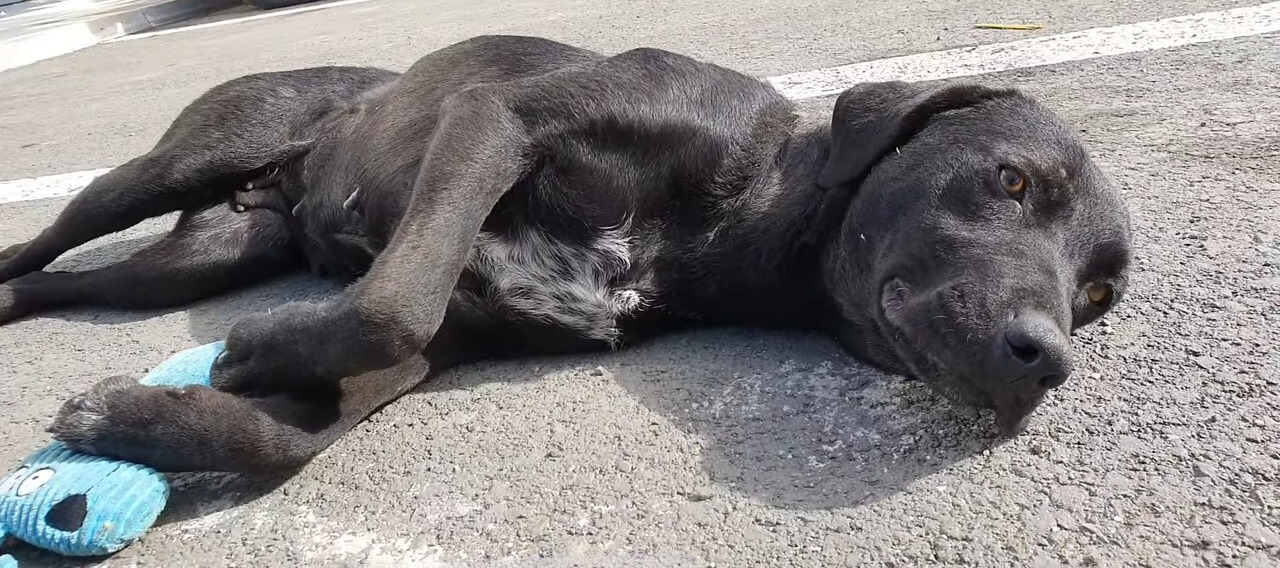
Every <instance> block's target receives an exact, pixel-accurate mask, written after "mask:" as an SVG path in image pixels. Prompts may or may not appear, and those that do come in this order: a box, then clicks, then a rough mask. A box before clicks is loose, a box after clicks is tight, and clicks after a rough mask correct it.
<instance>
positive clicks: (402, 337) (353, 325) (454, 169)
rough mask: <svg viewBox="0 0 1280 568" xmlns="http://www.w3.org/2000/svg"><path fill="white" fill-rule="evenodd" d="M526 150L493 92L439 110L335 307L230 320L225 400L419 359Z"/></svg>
mask: <svg viewBox="0 0 1280 568" xmlns="http://www.w3.org/2000/svg"><path fill="white" fill-rule="evenodd" d="M530 149H531V144H530V142H529V138H528V136H527V134H526V131H525V129H524V127H523V125H522V124H521V123H520V121H519V120H518V119H517V118H516V117H515V116H514V115H513V114H512V112H511V111H510V109H509V108H507V106H506V105H505V104H504V103H503V102H502V98H501V96H500V95H499V94H497V93H490V92H486V91H483V90H476V89H472V90H469V91H464V92H462V93H459V94H457V95H455V96H453V97H451V98H450V99H449V100H448V101H446V102H445V104H444V105H443V111H442V113H441V116H440V122H439V124H438V126H437V128H436V131H435V134H434V136H433V138H432V141H431V144H430V145H429V146H428V149H427V153H426V156H425V158H424V160H423V166H422V170H421V171H420V172H419V174H418V179H417V181H416V184H415V188H414V193H413V196H412V198H411V199H410V203H409V205H408V209H407V210H406V213H405V216H404V218H403V220H402V221H401V223H400V225H399V227H398V228H397V229H396V232H395V233H394V235H393V236H392V238H391V240H390V242H389V243H388V245H387V248H386V249H385V250H384V251H383V252H382V254H380V255H379V256H378V258H377V259H376V261H375V262H374V263H373V265H372V267H371V268H370V270H369V272H368V273H367V274H366V275H365V276H364V277H363V278H362V279H361V280H360V281H359V282H358V283H356V284H355V285H354V286H352V287H351V288H349V289H348V290H347V291H346V292H345V293H344V294H343V295H342V296H340V297H338V298H337V299H335V300H333V301H329V302H324V303H316V304H309V303H308V304H291V305H287V306H285V307H284V308H282V309H278V310H275V311H274V312H272V313H269V314H263V315H257V316H251V317H248V318H245V319H243V320H241V321H240V322H238V323H237V324H236V325H235V326H234V327H233V328H232V329H231V332H230V333H229V334H228V336H227V352H226V354H225V355H224V356H223V357H222V358H221V359H220V360H219V361H218V362H217V364H216V365H215V366H214V371H213V378H214V385H215V386H216V387H218V388H220V389H224V390H229V391H232V392H248V393H257V394H266V393H272V392H281V391H299V392H305V391H307V390H309V389H310V388H313V387H314V386H315V384H316V381H321V382H332V381H337V380H339V379H341V378H343V377H348V376H353V375H357V374H360V373H364V372H368V371H372V370H376V369H383V368H386V367H390V366H392V365H394V364H396V363H397V362H398V361H401V360H403V359H405V358H406V357H408V356H410V355H414V354H417V353H421V352H422V351H423V350H424V349H425V348H426V347H427V344H428V343H430V342H431V339H432V337H433V336H434V334H435V332H436V330H437V328H438V327H439V326H440V322H441V321H442V320H443V319H444V316H445V310H446V308H447V306H448V302H449V297H450V295H451V294H452V292H453V288H454V286H455V285H456V284H457V281H458V277H459V276H460V275H461V273H462V270H463V268H464V265H465V264H466V261H467V257H468V255H469V253H470V250H471V247H472V244H473V241H474V240H475V237H476V234H477V233H478V232H479V230H480V225H481V223H482V222H483V221H484V219H485V217H487V216H488V214H489V211H490V210H491V209H492V208H493V206H494V204H495V203H496V202H497V201H498V199H499V198H500V197H501V196H502V195H503V194H504V193H506V192H507V191H508V190H509V189H511V187H512V186H513V185H515V184H516V183H517V182H518V181H519V180H520V178H521V177H522V176H523V175H524V174H525V173H526V172H527V171H528V169H529V167H530V164H531V163H532V159H533V156H532V152H531V151H530Z"/></svg>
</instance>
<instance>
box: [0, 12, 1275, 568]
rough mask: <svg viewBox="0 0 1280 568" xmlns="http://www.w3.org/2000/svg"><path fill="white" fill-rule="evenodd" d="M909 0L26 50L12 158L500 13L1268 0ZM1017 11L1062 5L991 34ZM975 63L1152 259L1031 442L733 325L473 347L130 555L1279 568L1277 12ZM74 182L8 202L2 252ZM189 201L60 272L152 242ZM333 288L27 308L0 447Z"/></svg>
mask: <svg viewBox="0 0 1280 568" xmlns="http://www.w3.org/2000/svg"><path fill="white" fill-rule="evenodd" d="M898 4H899V3H888V2H871V3H864V6H863V7H861V8H860V9H859V11H858V12H857V13H851V12H849V11H848V8H847V7H846V6H847V3H837V2H823V1H816V0H815V1H812V2H804V3H788V4H786V5H783V4H777V3H768V2H759V3H754V2H748V3H745V4H743V3H734V4H732V5H730V4H728V3H716V2H683V3H679V4H678V5H677V4H671V5H666V4H664V3H659V2H635V3H630V2H629V3H621V2H619V3H608V2H570V1H562V0H557V1H555V2H536V3H535V2H528V3H525V2H516V3H490V2H461V1H458V2H447V1H446V2H439V3H433V4H432V7H431V9H429V10H427V9H423V8H422V7H421V6H422V4H419V3H417V2H413V1H404V2H396V1H393V0H382V1H376V2H368V3H363V4H353V5H349V6H344V7H340V8H334V9H331V10H320V11H315V12H308V13H304V14H298V15H293V16H286V17H282V18H275V19H270V18H269V19H263V20H257V21H253V22H247V23H241V24H232V25H226V26H222V27H216V28H208V29H204V30H199V31H193V32H185V33H177V34H171V35H165V36H158V37H153V38H145V39H139V40H135V41H123V42H118V43H113V44H109V45H102V46H98V47H95V48H92V49H89V50H85V51H83V52H79V53H76V54H72V55H69V56H66V57H62V58H58V59H54V60H49V61H44V62H41V63H38V64H35V65H32V66H28V67H23V68H20V69H16V70H11V71H8V72H4V73H0V103H4V104H0V156H4V158H3V159H0V179H11V178H19V177H32V176H40V175H46V174H53V173H61V172H68V171H76V170H86V169H93V168H101V167H109V166H113V165H116V164H118V163H119V162H121V161H123V160H125V159H127V158H129V157H131V156H132V155H134V154H136V153H138V152H140V151H143V150H145V149H146V148H147V147H149V146H150V144H152V143H153V142H154V140H155V138H156V137H158V135H159V133H160V132H161V131H162V129H163V128H164V126H165V125H166V124H167V121H168V120H170V119H171V118H172V116H173V115H174V114H175V113H176V112H177V110H178V109H180V108H181V106H182V105H183V104H185V103H186V102H187V101H189V100H190V98H192V97H194V96H195V95H197V94H198V93H199V92H201V91H203V90H204V89H207V88H209V87H211V86H212V85H213V84H216V82H218V81H221V80H225V79H227V78H230V77H231V76H234V75H238V74H243V73H247V72H251V71H259V70H267V69H280V68H288V67H297V66H302V65H314V64H322V63H339V62H341V63H372V64H379V65H386V66H389V67H392V68H403V67H405V66H407V65H408V64H409V63H410V62H411V61H412V60H413V59H414V58H416V57H417V56H419V55H420V54H421V53H423V52H424V51H426V50H428V49H431V48H433V47H439V46H441V45H445V44H447V43H449V42H451V41H454V40H456V39H461V38H463V37H466V36H468V35H472V34H475V33H483V32H505V33H515V32H518V33H537V34H541V35H548V36H551V37H555V38H558V39H565V40H570V41H574V42H578V43H582V44H583V45H586V46H588V47H592V48H596V49H601V50H604V51H618V50H621V49H625V48H626V47H631V46H635V45H658V46H660V47H667V48H673V49H678V50H681V51H686V52H690V53H693V54H695V55H699V56H701V57H704V58H707V59H710V60H713V61H716V62H719V63H722V64H725V65H729V66H733V67H736V68H740V69H742V70H744V71H748V72H752V73H756V74H759V75H776V74H780V73H787V72H797V71H806V70H810V69H817V68H821V67H827V66H831V65H839V64H844V63H849V62H852V61H865V60H871V59H876V58H880V57H886V56H893V55H902V54H908V53H917V52H924V51H932V50H935V49H946V48H951V47H958V46H962V45H967V44H973V43H990V42H992V41H1004V40H1007V39H1013V38H1019V37H1029V36H1035V35H1036V34H1041V35H1048V34H1054V33H1062V32H1064V31H1072V30H1077V29H1086V28H1091V27H1097V26H1101V25H1114V24H1119V23H1127V22H1136V21H1142V20H1147V19H1151V18H1155V17H1163V16H1175V15H1181V14H1187V13H1193V12H1200V11H1205V10H1215V9H1222V8H1230V7H1236V6H1241V5H1247V4H1248V2H1166V3H1162V4H1160V5H1159V6H1155V5H1154V3H1146V2H1130V3H1103V2H1090V1H1073V2H1065V3H1048V2H1046V3H1035V2H1028V3H1023V4H1024V5H1023V6H1022V7H1021V8H1019V12H1018V13H1017V14H1009V13H1002V12H1000V11H999V10H997V9H996V6H999V5H1001V4H1000V3H992V2H975V3H970V4H966V5H964V6H959V5H956V4H951V3H946V4H942V3H919V4H915V5H912V6H908V7H900V6H898ZM996 17H999V18H1001V19H1005V20H1018V21H1034V22H1040V23H1046V24H1048V28H1046V29H1045V30H1042V31H1039V32H1030V33H1029V34H1027V33H1025V32H1019V33H1018V34H1017V35H1010V34H1009V33H1008V32H1004V33H998V32H992V31H983V30H974V29H972V28H971V27H970V26H971V25H972V23H976V22H977V21H989V20H992V19H995V18H996ZM156 54H164V56H163V57H159V56H157V55H156ZM977 79H980V80H983V81H991V82H996V83H1004V84H1015V85H1018V86H1021V87H1024V88H1026V89H1027V90H1029V91H1030V92H1031V93H1033V94H1034V95H1036V96H1037V97H1038V98H1040V99H1041V100H1042V101H1044V102H1045V103H1046V104H1048V105H1049V106H1050V107H1051V108H1053V109H1054V110H1055V111H1057V112H1059V113H1061V114H1062V115H1063V116H1064V118H1066V119H1067V120H1068V121H1070V122H1072V123H1073V124H1075V125H1076V126H1077V127H1078V128H1079V129H1080V130H1081V132H1082V135H1083V136H1084V137H1085V139H1086V140H1087V142H1088V143H1089V145H1090V148H1091V150H1092V152H1093V153H1094V155H1095V157H1096V158H1097V159H1098V160H1099V161H1100V163H1101V164H1102V165H1103V167H1104V168H1105V169H1106V170H1107V171H1108V173H1110V174H1111V175H1112V176H1114V177H1115V179H1116V180H1117V181H1118V182H1119V183H1120V184H1121V187H1122V188H1123V189H1124V191H1125V194H1126V196H1127V199H1128V200H1129V203H1130V206H1131V207H1132V209H1133V212H1134V215H1135V222H1136V230H1137V237H1138V246H1139V248H1140V250H1139V256H1138V273H1137V275H1136V282H1135V285H1134V288H1133V292H1132V295H1131V296H1130V297H1129V298H1128V299H1127V300H1126V302H1125V304H1123V305H1122V307H1121V308H1120V309H1119V311H1117V312H1116V313H1115V315H1114V316H1112V317H1109V318H1107V320H1106V322H1105V323H1104V325H1101V326H1098V327H1094V328H1091V329H1089V330H1087V331H1085V332H1083V333H1081V334H1080V335H1079V337H1078V338H1077V340H1078V343H1077V353H1078V354H1079V355H1080V357H1081V360H1080V364H1081V367H1082V368H1081V369H1080V372H1079V376H1078V378H1076V379H1075V380H1073V382H1072V383H1071V384H1070V385H1069V386H1068V387H1064V388H1063V389H1062V390H1060V391H1058V392H1055V394H1054V397H1053V399H1052V400H1051V401H1050V402H1049V403H1048V404H1047V405H1046V406H1045V407H1044V408H1043V409H1042V410H1041V411H1040V413H1039V414H1038V416H1037V418H1036V420H1035V422H1034V423H1033V425H1032V428H1031V430H1030V431H1029V432H1028V433H1027V434H1025V435H1024V436H1021V437H1019V438H1018V439H1016V440H1013V441H1011V442H1009V443H1006V444H1002V445H995V444H993V439H992V438H991V437H990V434H989V432H990V426H991V423H990V422H991V421H990V418H989V417H987V416H984V415H981V414H979V413H976V412H972V411H969V410H965V409H959V408H955V407H952V406H951V405H949V404H947V403H946V402H945V401H942V400H941V399H939V398H937V397H935V396H933V395H932V394H930V393H929V392H927V391H925V390H924V389H923V388H920V387H919V386H917V385H914V384H911V383H906V382H903V381H900V380H898V379H897V378H895V377H891V376H886V375H883V374H880V373H877V372H875V371H872V370H870V369H868V368H867V367H865V366H863V365H861V364H858V363H857V362H855V361H853V360H851V359H850V358H848V357H846V356H844V355H843V354H841V353H840V351H839V350H838V349H836V348H835V347H834V346H832V345H830V344H828V343H827V342H825V341H823V340H820V339H818V338H815V337H811V336H807V335H803V334H781V333H763V332H757V331H750V330H708V331H703V332H699V333H691V334H684V335H678V336H673V337H669V338H666V339H663V340H660V341H658V342H656V343H654V344H651V345H648V346H644V347H641V348H639V349H635V350H631V351H626V352H622V353H617V354H603V355H590V356H582V357H566V358H548V359H539V360H532V361H514V362H507V363H497V364H486V365H476V366H471V367H466V368H463V369H459V370H457V371H454V372H452V373H449V374H448V375H447V376H445V377H442V378H441V379H440V380H437V381H434V382H433V383H431V384H429V385H426V386H424V387H423V388H421V389H419V391H417V392H415V393H413V394H411V395H409V396H407V397H405V398H404V399H402V400H400V401H398V402H396V403H393V404H392V405H390V406H388V407H387V408H386V409H385V410H384V411H382V412H381V413H379V414H378V415H376V416H374V417H373V418H372V419H371V420H369V421H368V422H366V423H364V424H363V425H361V426H360V427H358V428H357V429H356V430H354V431H353V432H352V433H351V434H349V435H348V436H346V437H344V438H343V439H342V440H340V441H339V442H338V443H337V444H336V445H335V446H334V447H333V448H331V449H330V450H329V451H327V452H325V453H324V454H322V455H321V456H320V457H319V458H317V460H316V461H315V462H314V463H313V464H311V465H310V466H309V467H307V468H306V469H305V470H304V471H302V472H301V473H300V474H299V475H297V476H296V477H293V478H291V479H289V480H285V481H283V482H274V483H266V482H259V481H251V480H245V479H239V478H234V477H223V476H215V475H202V476H184V477H183V478H181V479H179V480H178V485H177V488H178V490H177V492H176V494H175V496H174V498H173V501H172V506H171V507H170V509H169V510H168V511H167V512H166V514H165V516H164V518H163V519H162V526H160V527H158V528H157V529H156V530H155V531H153V533H151V534H150V535H148V537H147V538H146V539H145V540H144V541H142V542H140V543H138V544H136V545H135V546H133V547H131V548H129V549H127V550H126V551H124V552H122V553H120V554H119V555H117V556H115V557H113V558H112V559H110V560H108V561H107V565H110V566H184V565H185V566H295V565H298V566H455V565H456V566H474V565H480V566H489V565H492V566H569V565H571V564H573V563H577V565H590V566H645V565H653V566H679V565H688V566H708V565H712V564H714V565H716V566H789V565H796V566H817V565H823V566H832V565H834V566H840V565H845V566H935V565H971V566H1011V565H1016V566H1060V565H1070V566H1159V567H1164V566H1250V567H1262V566H1275V565H1277V564H1278V563H1280V484H1278V482H1280V434H1278V433H1280V374H1278V373H1280V351H1277V347H1276V346H1277V345H1280V312H1278V311H1277V310H1276V309H1275V306H1276V305H1280V218H1278V217H1277V215H1276V213H1275V212H1276V211H1280V182H1278V181H1277V180H1280V175H1278V174H1280V160H1277V157H1278V156H1280V130H1277V127H1276V126H1275V125H1276V124H1280V99H1277V97H1276V94H1275V93H1276V91H1275V86H1276V85H1277V84H1280V34H1266V35H1260V36H1255V37H1248V38H1241V39H1233V40H1227V41H1221V42H1215V43H1209V44H1201V45H1191V46H1185V47H1179V48H1172V49H1166V50H1159V51H1150V52H1142V53H1135V54H1129V55H1123V56H1117V57H1109V58H1102V59H1094V60H1088V61H1079V62H1071V63H1064V64H1059V65H1053V66H1049V67H1041V68H1034V69H1022V70H1016V71H1009V72H1004V73H998V74H990V75H986V76H981V77H977ZM17 99H24V100H41V101H44V104H42V105H41V106H40V107H38V108H31V107H30V106H28V108H26V109H25V110H24V111H22V112H19V110H17V109H15V108H14V107H13V106H11V105H10V104H9V103H10V102H12V101H14V100H17ZM830 103H831V99H830V98H829V97H828V98H818V99H813V100H810V101H807V102H806V103H805V104H813V105H830ZM64 203H65V200H64V199H48V200H39V201H24V202H18V203H9V204H3V205H0V219H3V221H4V222H3V223H0V243H9V242H16V241H19V240H23V239H26V238H29V237H30V236H32V235H33V234H34V233H35V232H36V231H38V230H39V229H40V228H41V227H42V226H44V225H45V224H47V223H48V222H49V221H50V220H51V219H52V218H53V216H54V215H56V213H57V211H58V209H59V207H60V206H61V205H63V204H64ZM169 221H171V218H167V219H161V220H156V221H153V222H149V223H146V224H144V225H142V226H139V227H136V228H135V229H133V230H131V231H129V232H127V233H126V234H123V235H120V236H118V237H113V238H109V239H104V240H103V241H102V242H99V243H94V244H91V245H89V246H86V247H84V248H83V249H82V250H81V251H77V252H75V253H72V254H71V255H69V257H68V258H66V259H64V260H62V261H60V262H59V265H58V267H59V268H63V269H76V268H83V267H87V266H92V265H94V264H96V263H102V262H106V261H109V260H110V259H111V258H115V257H118V256H119V255H122V254H126V253H127V252H128V251H130V250H133V249H135V248H137V247H138V246H139V245H140V244H141V243H142V242H143V241H145V240H146V239H149V238H152V237H151V235H154V234H155V233H157V232H158V231H160V230H163V228H164V226H165V224H166V222H169ZM334 291H335V290H334V288H333V287H331V286H329V285H325V284H323V283H317V282H315V281H313V280H311V279H309V278H306V277H297V278H290V279H283V280H280V281H276V282H273V283H270V284H267V285H264V286H260V287H257V288H254V289H252V290H248V291H245V292H242V293H237V294H231V295H228V296H225V297H221V298H217V299H214V300H210V301H206V302H203V303H200V304H198V305H196V306H193V307H191V308H190V309H184V310H171V311H161V312H150V313H128V314H126V313H116V312H109V311H103V310H67V311H63V312H59V313H57V314H53V315H51V316H49V317H41V318H35V319H29V320H24V321H20V322H15V323H12V324H10V325H7V326H4V327H0V349H2V350H3V356H0V424H3V427H2V428H3V429H2V432H3V433H2V434H0V463H8V464H13V463H16V462H17V461H18V460H20V459H21V458H22V457H23V456H25V455H27V454H28V453H30V452H31V451H32V450H34V449H36V448H38V447H40V446H41V445H43V444H44V443H45V442H46V441H47V435H45V434H44V433H43V432H42V428H43V427H44V425H45V424H46V423H47V422H48V420H49V417H51V416H52V414H53V412H54V410H55V409H56V408H57V406H58V405H59V404H61V402H62V400H64V399H65V398H66V397H68V396H71V395H72V394H75V393H76V392H79V391H81V390H83V389H85V388H87V387H88V386H90V385H91V384H93V383H94V382H96V381H97V380H99V379H101V378H102V377H104V376H106V375H109V374H116V373H126V372H140V371H143V370H145V369H146V368H149V367H150V366H152V365H154V364H155V362H157V361H159V360H160V359H161V358H163V357H164V356H167V355H168V354H170V353H172V352H174V351H176V350H177V349H179V348H182V347H185V346H189V345H195V344H198V343H202V342H205V341H209V340H212V339H215V338H217V337H219V336H220V335H221V334H222V333H224V332H225V331H226V329H227V328H228V327H229V325H230V324H231V322H233V321H234V320H235V319H236V318H237V317H239V316H241V315H243V314H246V313H251V312H253V311H259V310H263V309H267V308H269V307H271V306H274V305H278V304H280V303H282V302H284V301H287V300H291V299H297V298H307V297H321V296H323V295H326V294H330V293H333V292H334ZM21 552H23V553H24V555H23V557H22V560H24V561H26V562H27V566H62V565H77V564H76V563H71V562H66V561H63V560H60V559H55V558H51V557H47V556H43V555H38V554H33V553H31V552H30V551H27V550H24V551H21ZM646 563H648V564H646Z"/></svg>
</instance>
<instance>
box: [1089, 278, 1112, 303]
mask: <svg viewBox="0 0 1280 568" xmlns="http://www.w3.org/2000/svg"><path fill="white" fill-rule="evenodd" d="M1084 293H1085V295H1086V296H1088V297H1089V303H1091V304H1093V305H1095V306H1105V305H1107V304H1110V303H1111V295H1112V294H1113V293H1114V292H1112V290H1111V286H1108V285H1106V284H1103V283H1102V282H1090V283H1088V284H1085V286H1084Z"/></svg>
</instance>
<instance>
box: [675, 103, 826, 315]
mask: <svg viewBox="0 0 1280 568" xmlns="http://www.w3.org/2000/svg"><path fill="white" fill-rule="evenodd" d="M830 121H831V109H830V108H829V107H828V108H818V107H815V106H814V105H806V106H800V107H796V108H795V109H794V112H792V113H791V114H790V115H789V116H788V117H787V118H786V120H785V121H783V122H782V123H780V124H778V128H777V129H775V130H774V131H773V132H772V133H771V134H770V135H769V137H770V139H771V140H770V142H769V145H770V148H771V149H770V151H769V154H768V155H769V157H768V159H765V160H761V162H762V163H760V164H759V165H758V167H757V170H756V172H755V175H754V176H752V180H751V181H750V182H749V183H748V184H747V187H746V188H745V189H744V190H743V192H742V193H740V194H738V195H737V196H735V197H734V199H735V200H740V201H742V202H750V205H741V204H733V205H731V206H730V208H731V209H732V210H733V213H732V214H731V215H730V216H729V217H727V218H725V219H724V220H723V224H722V226H721V227H720V228H716V229H714V231H718V232H720V234H721V235H724V232H726V231H732V232H734V233H737V234H738V235H739V237H738V238H727V237H724V236H715V237H712V238H710V239H709V242H710V243H711V246H710V247H708V249H703V250H702V251H701V252H700V253H699V254H700V255H701V256H703V257H704V258H706V255H711V257H714V258H715V260H714V262H716V263H717V264H718V265H719V266H722V267H734V268H733V269H731V270H725V271H722V275H721V278H723V279H724V280H725V281H724V282H723V283H722V287H721V288H720V289H724V290H735V291H737V292H738V294H737V295H739V296H740V297H739V298H737V302H733V301H731V302H730V303H733V304H739V305H740V307H741V309H743V310H744V312H745V313H743V317H745V318H748V319H751V320H753V321H754V322H755V323H768V324H772V325H783V326H787V325H795V326H798V327H812V326H813V324H814V323H815V320H818V319H821V318H825V317H828V316H829V315H830V314H832V313H833V312H832V310H831V304H830V300H829V297H828V294H827V291H826V285H825V284H824V278H823V258H824V256H825V254H826V249H827V248H828V247H829V246H831V245H832V243H833V240H834V239H835V237H836V235H837V234H838V232H839V228H840V224H841V222H842V221H843V219H844V215H845V212H846V211H847V210H848V205H849V200H850V198H851V195H850V194H849V193H848V192H847V191H846V192H841V191H839V190H826V189H823V188H821V187H819V186H818V181H817V180H818V174H819V173H820V172H821V171H822V168H823V166H824V165H825V164H826V160H827V155H828V153H829V151H830V147H831V127H830ZM713 234H714V232H713ZM742 243H751V246H749V247H743V246H741V245H742ZM717 244H718V245H719V246H717ZM762 304H768V305H762Z"/></svg>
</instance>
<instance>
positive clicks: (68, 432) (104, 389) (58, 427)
mask: <svg viewBox="0 0 1280 568" xmlns="http://www.w3.org/2000/svg"><path fill="white" fill-rule="evenodd" d="M147 388H148V387H144V386H142V385H141V384H139V383H138V381H137V380H136V379H133V378H130V377H127V376H117V377H111V378H109V379H106V380H104V381H102V382H100V383H98V384H96V385H94V386H93V388H91V389H89V391H88V392H85V393H83V394H80V395H76V396H74V397H72V398H71V399H70V400H68V401H66V402H65V403H63V405H62V408H61V409H59V410H58V414H57V416H56V417H55V418H54V420H53V424H52V425H50V426H49V428H48V431H49V433H51V434H53V437H54V439H56V440H58V441H59V442H62V443H63V444H65V445H66V446H67V447H69V448H71V449H73V450H76V451H80V452H84V453H88V454H100V453H102V452H103V451H104V449H105V448H104V446H105V444H104V443H103V442H105V441H106V440H107V438H108V437H110V436H112V435H114V434H116V432H115V430H116V429H117V428H118V427H120V426H121V424H120V423H119V421H118V420H116V418H117V417H118V416H120V415H121V414H127V413H134V412H135V411H136V410H138V409H136V408H133V407H134V406H136V404H131V403H134V402H135V401H136V400H137V399H138V397H137V391H140V390H145V389H147Z"/></svg>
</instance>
